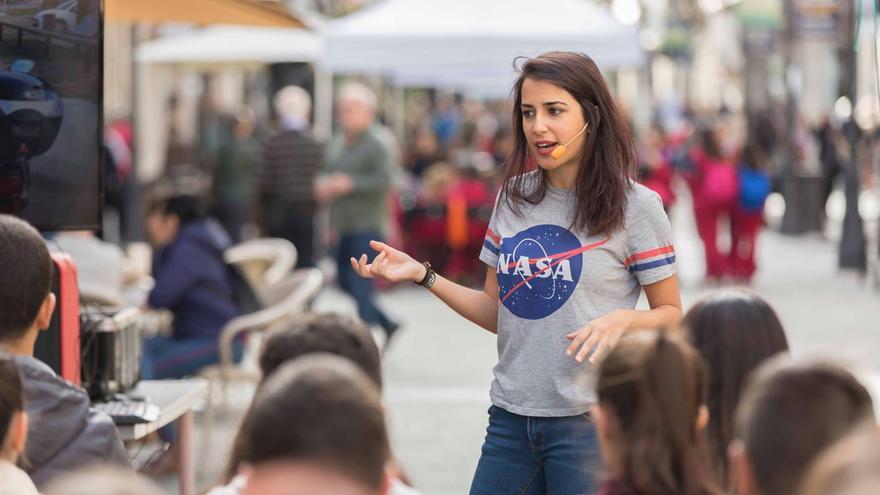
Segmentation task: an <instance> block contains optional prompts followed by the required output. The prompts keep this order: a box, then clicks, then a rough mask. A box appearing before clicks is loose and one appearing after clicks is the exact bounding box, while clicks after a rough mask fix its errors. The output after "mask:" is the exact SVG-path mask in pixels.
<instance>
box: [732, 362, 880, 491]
mask: <svg viewBox="0 0 880 495" xmlns="http://www.w3.org/2000/svg"><path fill="white" fill-rule="evenodd" d="M873 424H874V407H873V404H872V402H871V397H870V395H868V391H867V390H865V387H864V386H862V384H861V383H859V382H858V380H856V379H855V377H854V376H853V375H852V374H851V373H850V372H849V371H847V370H846V369H844V368H843V367H841V366H839V365H836V364H832V363H826V362H805V363H793V362H788V361H784V360H782V359H781V358H776V359H773V360H771V361H770V362H768V363H766V364H764V365H762V366H761V367H760V368H759V369H758V370H757V371H756V372H755V374H754V376H753V378H752V379H751V380H750V383H749V385H748V387H747V388H746V390H745V392H744V393H743V396H742V398H741V399H740V403H739V408H738V409H737V412H736V421H735V440H734V441H733V443H732V444H731V447H730V456H731V465H730V470H731V479H732V482H733V485H734V486H735V487H736V488H737V489H738V493H741V494H743V495H793V494H795V493H798V492H797V488H798V485H799V483H800V482H801V481H802V478H803V477H804V474H805V473H806V471H807V468H808V466H809V465H810V463H811V462H812V461H814V460H815V459H816V458H817V456H818V455H819V453H820V452H822V451H823V450H824V449H825V448H827V447H828V446H830V445H831V444H833V443H834V442H836V441H838V440H839V439H841V438H843V437H844V436H846V435H847V434H848V433H850V432H851V431H853V430H854V429H857V428H860V427H867V426H868V425H873Z"/></svg>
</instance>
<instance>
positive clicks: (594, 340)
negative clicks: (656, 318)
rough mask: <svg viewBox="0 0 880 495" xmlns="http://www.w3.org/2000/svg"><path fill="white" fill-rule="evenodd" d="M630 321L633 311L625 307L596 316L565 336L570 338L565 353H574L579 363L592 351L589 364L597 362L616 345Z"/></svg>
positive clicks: (627, 328) (628, 326) (570, 354)
mask: <svg viewBox="0 0 880 495" xmlns="http://www.w3.org/2000/svg"><path fill="white" fill-rule="evenodd" d="M632 321H633V311H631V310H626V309H618V310H616V311H612V312H610V313H608V314H607V315H605V316H601V317H599V318H596V319H595V320H593V321H591V322H589V323H587V324H586V325H585V326H584V327H583V328H581V329H580V330H578V331H576V332H572V333H570V334H568V335H566V336H565V337H566V338H567V339H569V340H571V344H570V345H569V346H568V349H566V351H565V353H566V354H567V355H569V356H572V355H574V358H575V360H576V361H577V362H579V363H581V362H583V361H584V358H585V357H587V355H588V354H590V351H592V352H593V355H592V356H590V364H597V363H599V362H600V361H601V359H602V357H604V356H605V354H607V353H608V351H610V350H611V349H613V348H614V346H616V345H617V341H619V340H620V337H621V336H623V332H625V331H627V330H629V328H630V325H631V324H632ZM575 353H577V354H575Z"/></svg>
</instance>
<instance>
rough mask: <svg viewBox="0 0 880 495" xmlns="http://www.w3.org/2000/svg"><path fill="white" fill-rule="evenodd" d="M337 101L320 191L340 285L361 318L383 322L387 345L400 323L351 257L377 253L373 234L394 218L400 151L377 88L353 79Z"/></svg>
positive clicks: (318, 185) (317, 191) (381, 231)
mask: <svg viewBox="0 0 880 495" xmlns="http://www.w3.org/2000/svg"><path fill="white" fill-rule="evenodd" d="M336 102H337V109H338V114H337V118H338V121H339V127H340V132H338V133H337V134H336V135H335V136H334V137H333V139H332V140H331V141H330V143H329V145H328V146H327V152H326V155H325V157H324V164H323V166H322V169H321V172H320V174H319V179H318V180H317V182H316V184H315V195H316V197H317V198H318V201H320V202H322V203H327V204H329V205H330V225H331V228H332V229H333V230H334V231H335V233H336V234H337V235H338V236H339V241H338V244H337V249H336V262H337V267H338V270H339V271H338V280H339V285H340V286H341V287H342V289H343V290H344V291H345V292H347V293H348V294H350V295H351V296H352V297H354V299H355V301H357V306H358V314H359V315H360V317H361V319H362V320H364V321H365V322H366V323H368V324H370V325H379V326H381V327H382V329H383V330H384V331H385V334H386V337H387V338H386V339H385V345H386V346H387V344H388V342H389V341H390V339H391V336H392V334H393V333H394V331H395V330H397V327H398V325H397V323H395V322H394V321H392V320H391V319H389V318H388V316H386V315H385V313H384V312H383V311H382V310H381V309H380V308H379V307H378V306H377V305H376V302H375V299H374V295H373V285H372V281H371V280H369V279H365V278H361V277H359V276H358V275H357V273H355V271H354V270H352V268H351V263H350V262H349V260H350V259H351V258H358V257H360V256H361V254H364V253H367V255H368V256H369V257H370V258H371V259H372V257H373V255H374V254H375V253H373V250H372V249H370V240H374V239H375V240H381V239H382V238H383V237H384V235H383V234H384V231H385V227H386V225H387V223H388V220H389V215H388V208H387V198H386V196H387V194H388V190H389V189H390V187H391V182H392V175H393V174H394V170H395V168H396V167H397V166H398V164H397V163H396V162H397V156H398V155H397V153H396V150H394V149H393V144H392V143H391V140H390V139H389V136H390V131H388V129H386V128H384V127H383V126H381V125H380V124H379V123H377V122H375V117H376V95H375V93H373V91H372V90H370V89H369V88H368V87H366V86H364V85H362V84H358V83H349V84H346V85H345V86H343V87H342V88H341V89H340V91H339V95H338V97H337V99H336Z"/></svg>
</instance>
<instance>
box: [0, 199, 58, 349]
mask: <svg viewBox="0 0 880 495" xmlns="http://www.w3.org/2000/svg"><path fill="white" fill-rule="evenodd" d="M52 270H53V267H52V258H51V257H50V256H49V250H48V248H46V243H45V242H44V241H43V238H42V237H41V236H40V234H39V232H37V231H36V230H35V229H34V228H33V227H31V226H30V225H28V224H27V223H26V222H24V221H22V220H20V219H18V218H15V217H12V216H9V215H0V344H11V343H14V342H17V341H19V340H20V339H21V338H23V337H25V336H26V335H29V333H30V331H31V330H32V329H34V328H37V329H44V328H47V327H48V326H49V322H50V321H51V318H52V311H53V310H54V309H55V295H54V294H52ZM34 338H36V337H35V336H34Z"/></svg>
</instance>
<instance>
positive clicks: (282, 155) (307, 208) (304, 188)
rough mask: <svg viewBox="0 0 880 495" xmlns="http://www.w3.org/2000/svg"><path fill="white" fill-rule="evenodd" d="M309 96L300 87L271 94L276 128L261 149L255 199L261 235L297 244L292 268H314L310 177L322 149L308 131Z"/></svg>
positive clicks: (312, 181) (313, 207)
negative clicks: (276, 118) (294, 263)
mask: <svg viewBox="0 0 880 495" xmlns="http://www.w3.org/2000/svg"><path fill="white" fill-rule="evenodd" d="M311 108H312V99H311V96H309V94H308V93H307V92H306V90H304V89H302V88H300V87H299V86H286V87H284V88H282V89H281V90H279V91H278V93H277V94H276V95H275V112H276V113H277V114H278V127H279V130H278V131H277V133H276V134H275V135H273V136H272V137H271V138H269V141H268V142H267V143H266V146H265V148H264V149H263V164H262V167H260V171H259V178H258V181H257V201H258V202H259V208H258V211H259V216H260V218H261V222H260V223H261V227H262V230H263V232H264V234H265V235H267V236H269V237H279V238H282V239H287V240H288V241H290V242H292V243H293V245H294V246H296V250H297V255H298V256H297V260H296V267H297V268H305V267H312V266H315V215H316V214H317V209H318V204H317V201H316V200H315V195H314V191H313V189H314V185H315V175H316V174H317V171H318V167H319V166H320V164H321V158H322V155H323V148H322V146H321V144H320V143H319V142H318V141H317V140H316V139H315V138H314V137H313V136H312V134H311V132H310V131H309V117H310V115H311Z"/></svg>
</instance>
